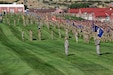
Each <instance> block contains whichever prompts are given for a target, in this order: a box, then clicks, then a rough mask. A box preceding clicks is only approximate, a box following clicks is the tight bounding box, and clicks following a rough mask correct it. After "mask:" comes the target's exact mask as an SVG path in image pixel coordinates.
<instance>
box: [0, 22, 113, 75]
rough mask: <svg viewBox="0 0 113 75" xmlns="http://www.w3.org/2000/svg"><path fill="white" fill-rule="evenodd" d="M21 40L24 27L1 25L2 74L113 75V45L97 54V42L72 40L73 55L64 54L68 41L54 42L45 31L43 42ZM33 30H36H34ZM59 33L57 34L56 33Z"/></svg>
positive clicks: (0, 56)
mask: <svg viewBox="0 0 113 75" xmlns="http://www.w3.org/2000/svg"><path fill="white" fill-rule="evenodd" d="M29 28H32V27H30V26H29V27H28V28H27V27H25V28H24V30H25V32H26V33H25V41H22V40H21V30H22V29H23V27H22V26H8V25H5V24H2V23H1V24H0V75H113V50H112V47H113V44H112V43H111V42H106V43H103V42H102V43H101V53H102V55H100V56H99V55H97V54H96V50H95V45H94V42H93V40H92V41H90V43H89V44H87V43H84V42H83V39H81V38H80V39H79V43H76V42H75V39H74V38H73V37H72V38H69V56H66V55H65V53H64V39H63V38H61V39H59V38H58V34H57V33H55V39H54V40H51V39H50V34H49V32H50V31H49V30H47V28H45V29H43V30H42V33H43V35H42V37H43V39H42V40H41V41H40V40H37V39H36V37H37V35H34V36H33V38H34V39H35V40H33V41H29V33H27V32H28V31H27V29H29ZM32 29H33V28H32ZM54 32H55V31H54Z"/></svg>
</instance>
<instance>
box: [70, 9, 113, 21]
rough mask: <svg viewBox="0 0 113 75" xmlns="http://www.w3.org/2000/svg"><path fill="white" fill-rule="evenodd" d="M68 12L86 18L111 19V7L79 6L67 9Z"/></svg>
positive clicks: (112, 13) (112, 19)
mask: <svg viewBox="0 0 113 75" xmlns="http://www.w3.org/2000/svg"><path fill="white" fill-rule="evenodd" d="M68 13H70V14H75V15H76V16H78V17H82V18H84V19H87V20H100V21H113V9H112V8H80V9H69V10H68Z"/></svg>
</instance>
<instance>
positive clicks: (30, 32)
mask: <svg viewBox="0 0 113 75" xmlns="http://www.w3.org/2000/svg"><path fill="white" fill-rule="evenodd" d="M29 35H30V41H32V39H33V32H32V30H30V31H29Z"/></svg>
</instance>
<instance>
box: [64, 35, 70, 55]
mask: <svg viewBox="0 0 113 75" xmlns="http://www.w3.org/2000/svg"><path fill="white" fill-rule="evenodd" d="M64 47H65V54H66V55H67V56H68V47H69V42H68V38H67V37H65V43H64Z"/></svg>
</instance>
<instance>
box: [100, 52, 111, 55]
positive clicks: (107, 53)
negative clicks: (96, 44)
mask: <svg viewBox="0 0 113 75" xmlns="http://www.w3.org/2000/svg"><path fill="white" fill-rule="evenodd" d="M109 54H112V53H110V52H105V53H102V54H101V55H109Z"/></svg>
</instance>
